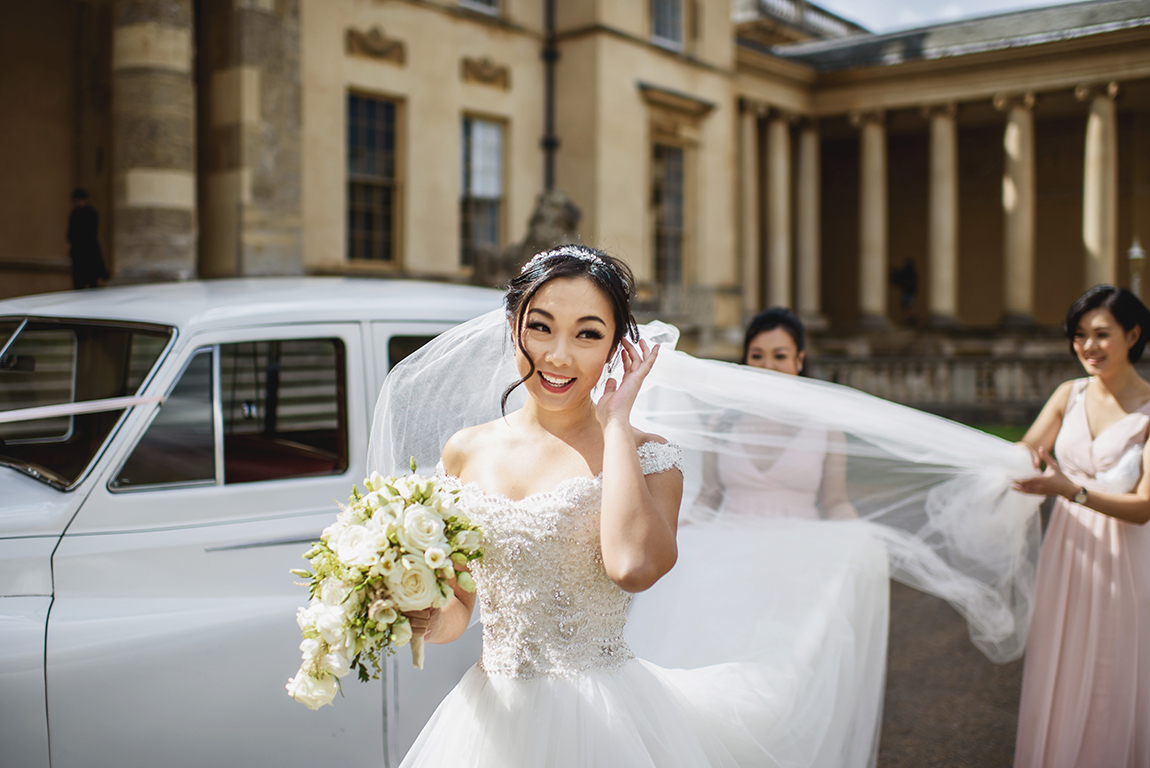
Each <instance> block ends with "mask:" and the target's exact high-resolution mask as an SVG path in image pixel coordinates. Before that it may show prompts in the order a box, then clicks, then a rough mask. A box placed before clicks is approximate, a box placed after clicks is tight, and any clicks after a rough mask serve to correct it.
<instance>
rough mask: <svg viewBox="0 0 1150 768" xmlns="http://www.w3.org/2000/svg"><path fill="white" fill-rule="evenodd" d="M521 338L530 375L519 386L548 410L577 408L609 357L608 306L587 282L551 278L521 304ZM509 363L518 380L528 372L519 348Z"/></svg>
mask: <svg viewBox="0 0 1150 768" xmlns="http://www.w3.org/2000/svg"><path fill="white" fill-rule="evenodd" d="M522 333H523V339H522V340H523V346H524V347H526V349H527V353H528V354H529V355H531V359H532V360H534V361H535V373H534V374H532V376H531V377H530V378H529V379H527V381H526V382H524V385H525V386H526V387H527V391H528V393H530V395H531V397H533V398H534V399H535V400H536V401H537V402H538V403H539V404H540V405H542V406H544V407H546V408H548V409H555V410H560V409H563V408H566V407H570V406H573V405H578V404H580V403H581V402H582V401H583V400H584V399H586V398H587V397H589V396H590V395H591V390H592V389H594V387H595V384H596V383H598V381H599V377H600V376H601V375H602V373H603V366H605V365H606V364H607V358H608V356H609V355H610V353H611V340H612V339H613V338H614V334H615V320H614V314H613V312H612V309H611V302H610V301H608V300H607V297H606V296H605V295H604V294H603V292H602V291H600V290H599V288H598V287H597V286H596V285H595V284H594V283H593V282H591V281H590V280H588V279H587V278H584V277H575V278H557V279H555V280H552V281H550V282H548V283H547V284H545V285H544V286H543V287H542V288H540V289H539V292H538V293H536V294H535V296H534V298H532V300H531V303H530V304H528V305H527V312H526V314H525V315H524V317H523V330H522ZM515 362H516V365H517V366H518V368H519V375H520V376H526V375H527V374H528V373H529V372H530V371H531V364H530V363H529V362H528V360H527V358H526V357H525V356H524V354H523V351H522V350H521V349H519V345H516V346H515Z"/></svg>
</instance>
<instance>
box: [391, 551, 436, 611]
mask: <svg viewBox="0 0 1150 768" xmlns="http://www.w3.org/2000/svg"><path fill="white" fill-rule="evenodd" d="M400 566H401V567H399V568H396V569H395V570H394V571H392V573H391V575H390V576H388V577H387V585H388V586H389V587H390V588H391V597H392V599H393V600H395V604H396V605H397V606H399V609H400V610H401V611H422V610H423V609H424V608H430V607H431V605H432V604H433V603H434V602H435V599H436V597H437V596H438V595H439V586H438V582H437V581H436V578H435V572H434V571H432V570H431V569H430V568H428V567H427V563H425V562H423V558H422V557H420V556H418V555H404V556H403V558H402V559H401V560H400Z"/></svg>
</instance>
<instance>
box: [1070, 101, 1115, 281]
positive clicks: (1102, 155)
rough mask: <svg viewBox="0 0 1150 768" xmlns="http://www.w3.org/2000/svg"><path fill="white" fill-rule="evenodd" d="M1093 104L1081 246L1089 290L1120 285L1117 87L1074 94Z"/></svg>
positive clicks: (1083, 186)
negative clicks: (1098, 286)
mask: <svg viewBox="0 0 1150 768" xmlns="http://www.w3.org/2000/svg"><path fill="white" fill-rule="evenodd" d="M1074 95H1075V96H1077V97H1078V100H1079V101H1086V102H1089V103H1090V114H1089V116H1088V117H1087V118H1086V158H1085V161H1086V162H1085V168H1084V173H1083V177H1082V244H1083V246H1084V247H1085V252H1086V286H1085V287H1087V288H1089V287H1090V286H1092V285H1097V284H1099V283H1109V284H1111V285H1116V284H1117V283H1118V116H1117V110H1116V109H1115V106H1114V97H1115V96H1117V95H1118V83H1115V82H1111V83H1109V84H1108V85H1105V86H1083V85H1080V86H1078V88H1076V89H1075V90H1074Z"/></svg>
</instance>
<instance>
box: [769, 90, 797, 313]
mask: <svg viewBox="0 0 1150 768" xmlns="http://www.w3.org/2000/svg"><path fill="white" fill-rule="evenodd" d="M766 240H767V302H766V303H767V305H769V306H772V307H776V306H781V307H790V306H791V301H792V297H791V281H792V278H791V118H790V116H789V115H787V114H785V113H783V112H780V111H778V110H773V111H772V112H771V114H770V116H769V117H768V118H767V232H766Z"/></svg>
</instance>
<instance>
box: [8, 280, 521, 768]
mask: <svg viewBox="0 0 1150 768" xmlns="http://www.w3.org/2000/svg"><path fill="white" fill-rule="evenodd" d="M499 299H500V296H499V294H498V293H497V292H495V291H489V290H484V289H478V288H469V287H465V286H453V285H444V284H431V283H420V282H409V281H385V280H366V279H365V280H355V279H335V278H332V279H325V278H303V279H263V280H226V281H218V282H192V283H180V284H165V285H149V286H139V287H122V288H109V289H101V290H95V291H85V292H68V293H58V294H50V295H43V296H33V297H28V298H22V299H14V300H9V301H3V302H0V465H2V466H0V694H2V695H0V765H3V766H12V767H13V768H48V766H51V768H73V767H75V768H98V767H99V766H116V768H125V767H132V766H165V767H167V766H171V767H173V768H174V767H175V766H207V765H213V766H217V765H218V766H228V765H236V766H241V765H242V766H265V765H266V766H291V765H338V766H348V767H351V766H365V767H366V766H371V768H380V767H381V766H387V765H395V764H396V763H398V760H399V759H400V758H402V755H403V754H404V752H405V751H406V749H407V748H408V746H409V745H410V744H411V742H412V741H413V740H414V738H415V735H416V734H417V733H418V731H419V729H420V727H421V726H422V724H423V722H424V721H425V720H426V719H427V717H428V716H429V715H430V714H431V711H432V710H433V709H434V707H435V705H436V704H437V703H438V702H439V700H440V699H441V698H442V696H443V695H444V694H445V693H446V692H447V690H449V689H450V687H451V686H452V685H453V684H454V682H455V681H456V680H458V678H459V677H460V676H461V675H462V673H463V671H464V670H465V669H466V668H467V667H468V666H470V665H471V664H472V663H473V662H474V661H475V659H476V658H477V657H478V650H479V639H478V637H477V636H476V634H475V632H476V630H477V629H478V628H473V630H472V631H471V632H470V633H469V634H468V635H467V636H466V637H465V638H464V640H463V641H461V642H458V643H453V644H452V645H451V646H446V647H431V648H429V652H428V658H427V665H426V670H425V671H423V672H418V671H415V670H412V668H411V663H410V659H409V658H408V656H407V655H406V654H405V653H400V654H398V655H397V656H395V657H393V658H392V660H391V661H390V662H389V663H388V664H387V665H386V669H385V675H384V678H383V679H382V680H379V681H372V682H370V683H367V684H362V683H359V682H357V681H354V678H352V677H349V678H346V679H345V684H344V686H343V694H344V695H343V697H342V698H340V697H337V698H336V701H335V706H334V707H327V708H324V709H323V710H321V711H318V712H312V711H310V710H308V709H306V708H305V707H304V706H303V705H302V704H299V703H297V702H295V701H293V700H292V699H290V698H289V697H288V695H287V693H286V691H285V689H284V684H285V683H286V682H287V679H288V678H289V677H290V676H291V675H292V674H294V673H295V671H296V670H297V669H298V666H299V657H300V654H299V650H298V644H299V640H300V637H299V629H298V627H297V626H296V624H295V611H296V608H297V607H298V606H300V605H302V604H304V603H305V602H306V597H307V594H306V589H304V588H303V587H301V586H298V585H296V584H294V583H293V578H294V577H292V576H291V575H290V574H289V573H288V570H289V569H291V568H297V567H300V565H301V561H300V555H301V554H302V553H303V552H304V551H305V550H306V549H307V547H308V543H309V542H311V541H313V540H315V539H316V538H317V537H318V535H319V533H320V531H321V530H322V529H323V528H324V527H325V526H326V525H327V524H328V523H329V522H330V521H331V520H332V519H334V514H335V512H336V509H335V504H334V502H335V500H342V499H345V498H346V497H347V495H348V493H349V491H350V489H351V486H352V484H353V483H358V482H361V481H362V478H363V476H364V469H365V462H366V453H367V439H368V434H369V432H370V423H371V417H372V410H373V407H374V403H375V396H376V393H377V392H378V390H379V387H380V384H381V382H382V381H383V378H384V376H385V375H386V373H387V371H388V369H389V368H390V366H391V365H393V364H394V363H395V362H396V361H397V360H399V359H400V358H402V357H403V356H404V355H405V354H408V353H410V352H411V351H412V350H414V349H415V348H417V347H418V346H419V345H420V344H422V343H424V342H425V341H427V340H428V339H430V338H431V337H433V336H434V335H436V334H437V333H439V332H441V331H443V330H444V329H446V328H448V327H450V326H451V325H453V324H456V323H459V322H462V321H465V320H467V319H469V318H472V317H474V316H476V315H478V314H481V313H482V312H485V311H487V310H490V309H492V308H494V307H496V306H497V305H498V303H499Z"/></svg>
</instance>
